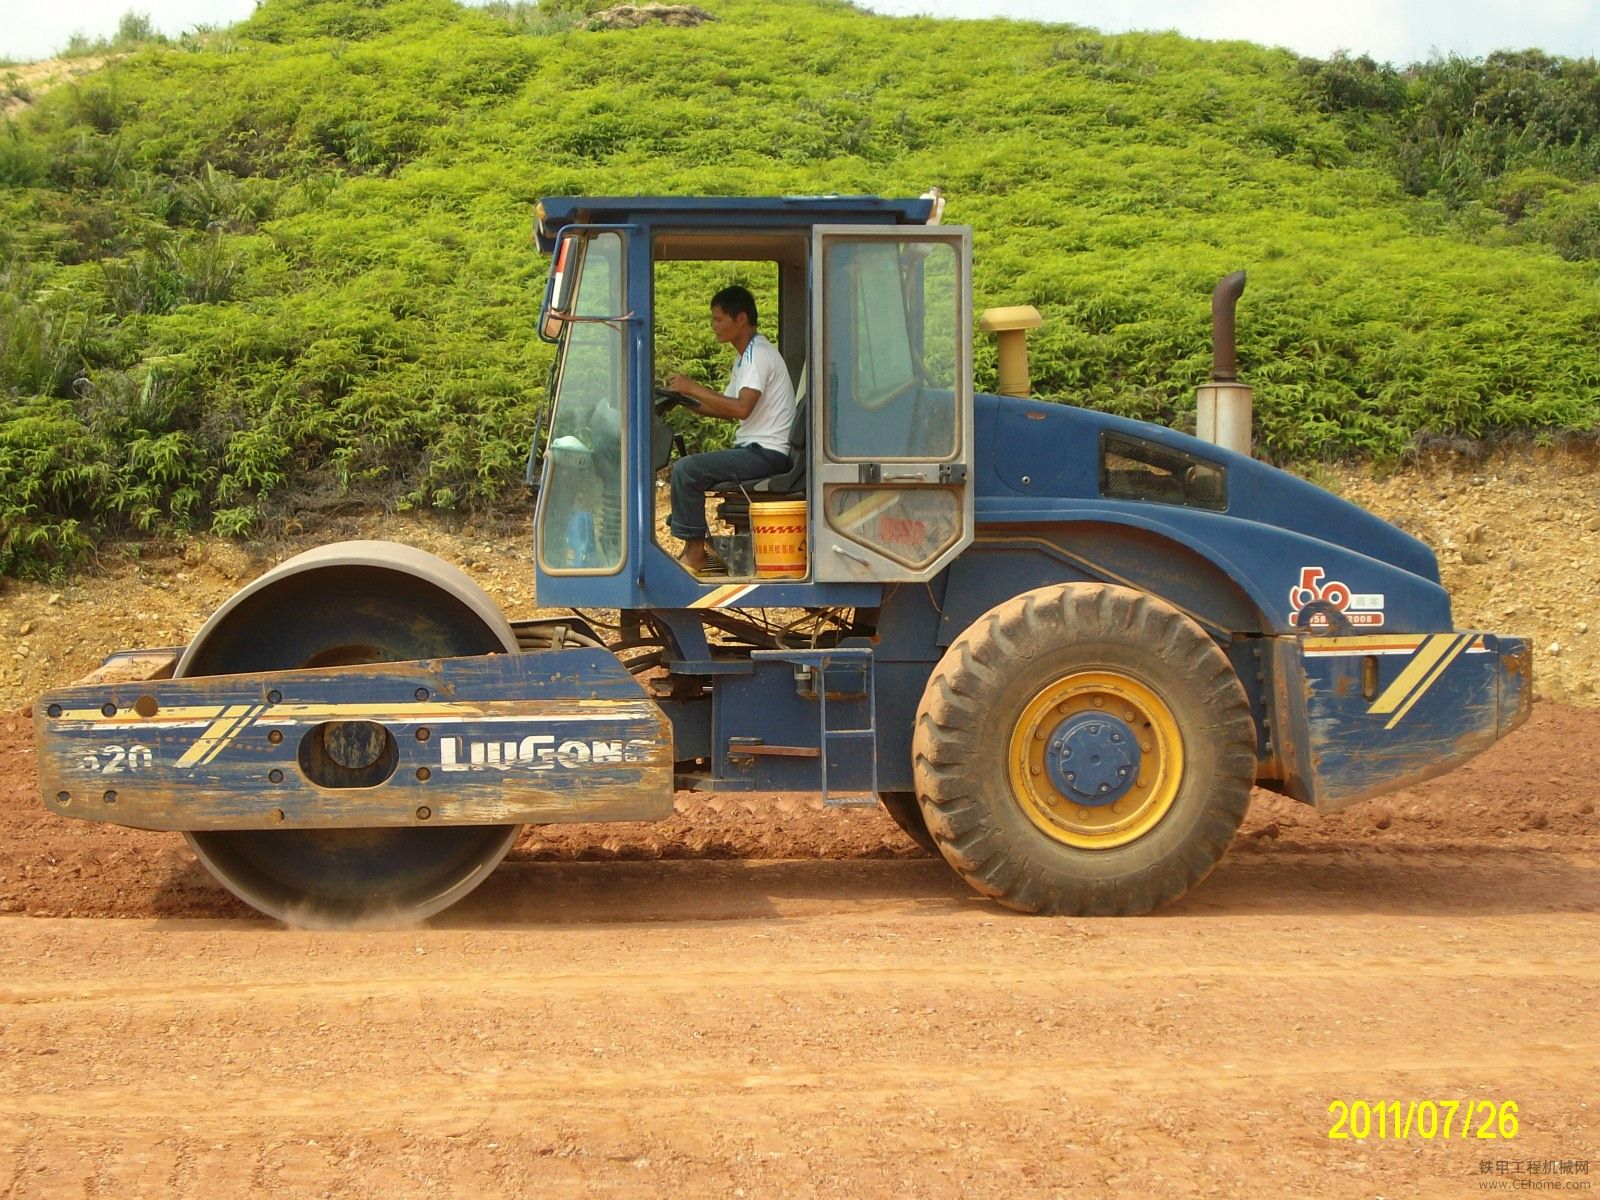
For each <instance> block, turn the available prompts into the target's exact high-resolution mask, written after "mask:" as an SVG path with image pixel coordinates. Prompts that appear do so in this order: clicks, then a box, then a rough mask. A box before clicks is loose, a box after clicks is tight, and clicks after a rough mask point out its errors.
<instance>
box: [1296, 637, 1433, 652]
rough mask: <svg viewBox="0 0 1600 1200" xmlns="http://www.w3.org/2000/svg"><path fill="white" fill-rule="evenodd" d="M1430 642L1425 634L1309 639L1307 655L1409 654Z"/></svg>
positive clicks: (1306, 641)
mask: <svg viewBox="0 0 1600 1200" xmlns="http://www.w3.org/2000/svg"><path fill="white" fill-rule="evenodd" d="M1427 640H1428V635H1427V634H1425V633H1418V634H1394V633H1387V634H1384V633H1372V634H1363V635H1357V636H1355V637H1308V638H1306V639H1305V642H1304V643H1303V645H1304V647H1305V652H1306V653H1307V654H1409V653H1411V651H1413V650H1415V649H1416V648H1417V647H1418V646H1420V645H1422V643H1423V642H1425V641H1427Z"/></svg>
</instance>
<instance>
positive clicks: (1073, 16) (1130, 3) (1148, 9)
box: [0, 0, 1600, 63]
mask: <svg viewBox="0 0 1600 1200" xmlns="http://www.w3.org/2000/svg"><path fill="white" fill-rule="evenodd" d="M864 6H865V7H868V8H872V9H874V10H876V11H878V12H883V13H893V14H925V15H929V16H936V17H987V16H996V15H1003V16H1010V17H1018V18H1023V19H1027V20H1034V21H1065V22H1069V23H1071V24H1074V25H1087V26H1090V27H1092V28H1095V29H1101V30H1104V31H1106V32H1108V33H1120V32H1123V31H1125V30H1129V29H1176V30H1177V31H1178V32H1180V33H1184V34H1188V35H1189V36H1190V37H1199V38H1240V39H1244V40H1246V41H1252V42H1262V43H1264V44H1266V45H1269V46H1287V47H1288V48H1289V49H1291V50H1295V51H1297V52H1299V53H1301V54H1309V55H1314V56H1316V57H1319V58H1321V57H1326V56H1327V55H1329V54H1331V53H1333V52H1334V51H1335V50H1348V51H1350V52H1351V53H1353V54H1370V55H1371V56H1372V57H1373V58H1376V59H1384V60H1388V61H1390V62H1395V63H1406V62H1416V61H1420V60H1422V59H1426V58H1428V57H1430V56H1432V55H1434V54H1451V53H1454V54H1462V55H1468V56H1471V57H1481V56H1482V55H1484V54H1487V53H1488V52H1489V51H1491V50H1501V49H1517V50H1521V49H1527V48H1530V47H1536V48H1538V49H1541V50H1547V51H1549V52H1550V53H1552V54H1567V55H1574V56H1583V57H1600V0H1114V2H1112V3H1107V0H866V3H865V5H864ZM254 8H255V0H44V2H43V3H41V2H40V0H0V58H3V59H20V60H24V61H27V60H31V59H36V58H47V57H49V56H50V55H52V54H54V53H55V52H56V51H58V50H60V49H61V48H62V47H63V46H64V45H66V42H67V39H68V38H69V37H71V36H72V34H73V33H74V32H82V33H85V34H87V35H88V36H89V37H91V38H98V37H108V36H110V35H111V34H113V33H115V32H116V28H117V21H118V19H119V18H120V17H121V16H122V14H123V13H125V12H127V11H129V10H130V9H132V10H134V11H137V12H142V13H147V14H148V15H149V17H150V19H151V21H152V22H153V23H154V24H155V26H156V28H157V29H159V30H160V31H161V32H162V33H165V34H168V35H169V36H175V35H177V34H179V33H182V32H184V31H185V30H188V29H192V28H194V26H196V25H197V24H212V25H226V24H230V23H232V22H234V21H238V20H241V19H242V18H244V17H246V16H248V15H249V14H250V13H251V11H252V10H253V9H254Z"/></svg>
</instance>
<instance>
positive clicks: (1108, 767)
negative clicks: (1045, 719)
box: [1045, 711, 1142, 808]
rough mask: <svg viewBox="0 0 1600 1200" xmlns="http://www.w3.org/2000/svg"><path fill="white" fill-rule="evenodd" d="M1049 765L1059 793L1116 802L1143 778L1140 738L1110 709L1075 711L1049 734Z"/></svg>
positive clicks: (1092, 802) (1098, 803)
mask: <svg viewBox="0 0 1600 1200" xmlns="http://www.w3.org/2000/svg"><path fill="white" fill-rule="evenodd" d="M1047 743H1048V747H1049V749H1048V752H1047V753H1046V754H1045V766H1046V769H1047V772H1048V774H1049V778H1050V782H1051V783H1052V784H1053V785H1054V786H1055V789H1056V791H1058V792H1060V793H1061V794H1062V795H1063V796H1066V797H1068V798H1070V799H1072V800H1075V801H1077V802H1078V803H1079V804H1082V805H1084V806H1085V807H1088V808H1102V807H1105V806H1107V805H1111V804H1115V803H1116V802H1117V801H1119V800H1121V799H1122V798H1123V797H1124V796H1126V795H1127V794H1128V793H1129V792H1130V791H1131V790H1132V789H1133V786H1134V784H1135V782H1137V780H1138V777H1139V763H1140V760H1141V757H1142V755H1141V753H1140V750H1139V743H1138V741H1137V739H1136V737H1135V735H1134V732H1133V730H1132V729H1131V728H1130V727H1129V726H1128V723H1127V722H1126V721H1124V720H1122V719H1121V718H1120V717H1116V716H1113V715H1112V714H1110V713H1106V712H1094V711H1091V712H1080V713H1074V714H1073V715H1072V716H1070V717H1068V718H1067V719H1066V720H1064V721H1062V722H1061V723H1060V724H1059V725H1057V726H1056V727H1055V729H1054V730H1053V731H1052V732H1051V733H1050V736H1049V737H1048V739H1047Z"/></svg>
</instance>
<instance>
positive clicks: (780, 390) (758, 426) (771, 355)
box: [722, 333, 794, 454]
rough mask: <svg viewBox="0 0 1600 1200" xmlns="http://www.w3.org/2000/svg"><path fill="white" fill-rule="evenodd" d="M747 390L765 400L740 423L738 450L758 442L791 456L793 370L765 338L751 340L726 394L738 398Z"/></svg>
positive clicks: (735, 435)
mask: <svg viewBox="0 0 1600 1200" xmlns="http://www.w3.org/2000/svg"><path fill="white" fill-rule="evenodd" d="M745 388H755V389H756V391H758V392H760V393H761V399H759V400H757V401H756V406H755V407H754V408H752V409H751V410H750V415H749V416H748V417H746V418H745V419H744V420H742V421H740V422H739V430H738V432H737V433H735V434H734V436H733V441H734V444H735V445H736V446H747V445H749V444H750V443H751V442H754V443H755V444H756V445H758V446H765V447H766V448H767V449H769V450H776V451H777V452H778V453H779V454H787V453H789V427H790V426H791V425H792V424H793V423H794V387H793V385H792V384H790V382H789V367H788V364H786V363H785V362H784V361H783V355H781V354H779V353H778V348H777V347H776V346H774V345H773V344H772V343H771V342H769V341H767V339H766V338H765V337H763V336H762V335H761V334H759V333H758V334H756V335H755V337H753V338H751V339H750V344H749V345H747V346H746V347H745V348H744V353H743V354H741V355H739V360H738V361H737V362H736V363H734V364H733V374H732V375H731V376H729V378H728V386H727V387H725V388H723V389H722V394H723V395H724V396H728V397H731V398H735V399H737V398H738V395H739V393H740V392H742V391H743V390H744V389H745Z"/></svg>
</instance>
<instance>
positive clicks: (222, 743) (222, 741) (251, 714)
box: [200, 704, 267, 767]
mask: <svg viewBox="0 0 1600 1200" xmlns="http://www.w3.org/2000/svg"><path fill="white" fill-rule="evenodd" d="M266 707H267V706H266V705H265V704H256V705H252V706H251V708H250V710H249V711H248V712H246V713H245V715H244V716H242V717H240V718H239V719H238V720H237V721H235V722H234V723H233V728H231V729H229V730H228V731H227V732H226V733H224V734H223V735H222V736H221V737H220V738H218V739H217V744H216V745H215V746H214V747H213V748H212V750H211V753H210V754H207V755H206V756H205V757H204V758H202V759H201V760H200V765H201V766H202V767H203V766H205V765H206V764H207V763H209V762H210V761H211V760H212V759H214V758H216V757H217V755H219V754H221V753H222V752H223V751H224V750H226V749H227V748H228V747H229V746H230V745H232V744H233V739H234V738H236V737H238V736H239V735H240V734H241V733H243V732H244V731H245V730H246V729H249V728H250V726H252V725H254V724H255V723H256V718H257V717H259V716H260V715H261V714H262V713H263V712H264V711H265V710H266Z"/></svg>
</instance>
